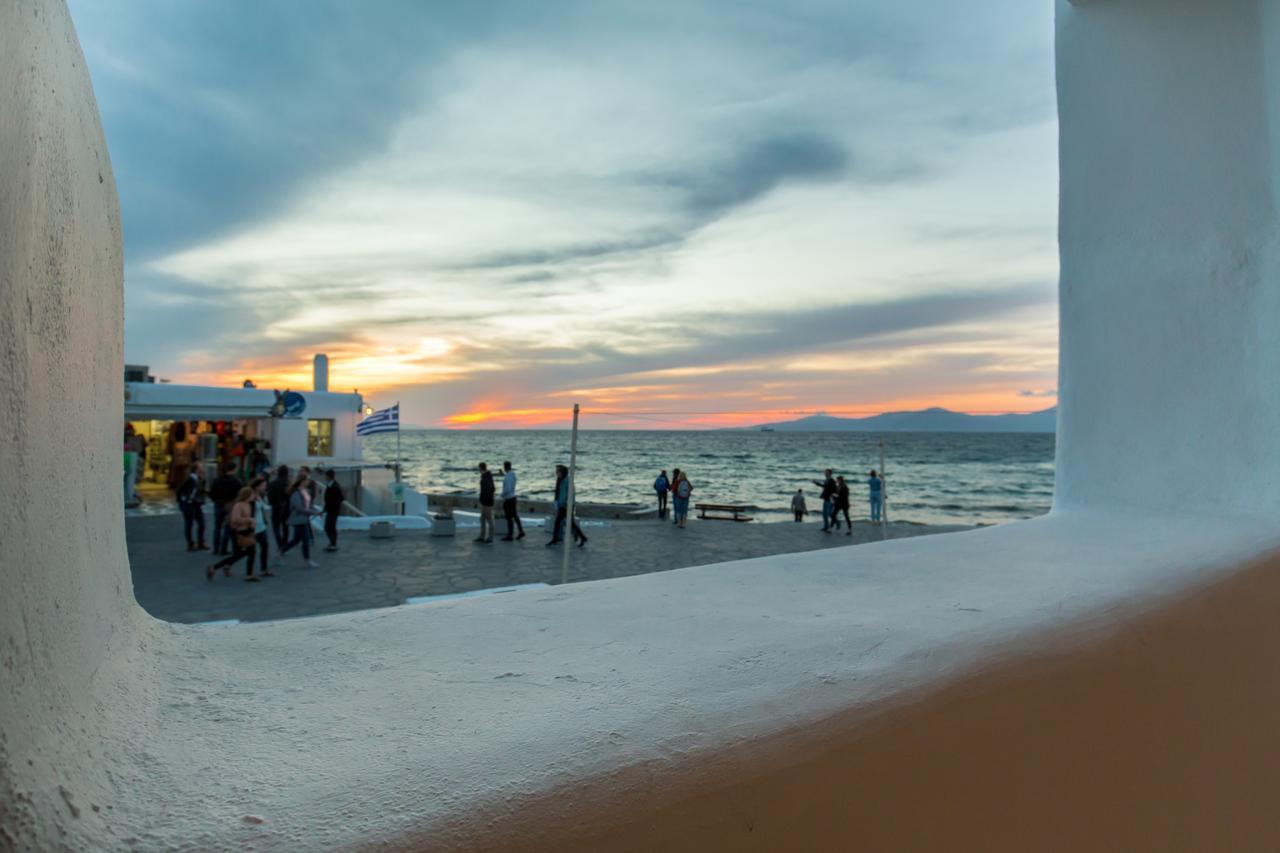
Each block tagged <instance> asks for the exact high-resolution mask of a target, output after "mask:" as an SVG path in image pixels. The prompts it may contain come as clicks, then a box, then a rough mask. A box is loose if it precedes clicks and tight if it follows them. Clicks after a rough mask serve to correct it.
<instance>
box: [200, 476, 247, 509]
mask: <svg viewBox="0 0 1280 853" xmlns="http://www.w3.org/2000/svg"><path fill="white" fill-rule="evenodd" d="M242 488H244V483H242V482H240V478H239V477H233V476H232V475H230V474H222V475H220V476H219V477H218V478H217V479H216V480H214V481H213V484H212V485H210V486H209V500H211V501H213V502H214V504H216V505H217V506H225V507H230V506H231V504H232V503H233V502H234V501H235V499H236V495H238V494H240V490H241V489H242Z"/></svg>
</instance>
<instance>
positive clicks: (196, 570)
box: [125, 515, 967, 622]
mask: <svg viewBox="0 0 1280 853" xmlns="http://www.w3.org/2000/svg"><path fill="white" fill-rule="evenodd" d="M125 527H126V534H127V538H128V547H129V559H130V562H131V564H132V566H133V585H134V593H135V594H136V596H137V598H138V602H139V603H140V604H141V605H142V606H143V607H144V608H145V609H146V610H147V612H149V613H150V614H151V615H153V616H155V617H157V618H159V619H164V620H167V621H170V622H208V621H214V620H223V619H239V620H241V621H245V622H250V621H252V622H257V621H263V620H269V619H287V618H292V617H298V616H313V615H316V614H320V613H335V612H340V611H346V610H364V609H368V608H374V607H392V606H395V605H399V604H404V603H405V599H406V598H409V597H410V596H430V595H447V594H455V593H464V592H473V591H475V590H479V589H488V588H494V587H504V586H515V585H518V584H529V583H547V584H557V583H559V582H560V571H561V562H560V561H561V554H562V552H561V550H560V548H559V547H558V546H557V547H556V548H547V547H545V543H546V541H547V534H546V532H545V531H544V530H543V529H542V528H541V527H530V528H528V536H526V537H525V538H524V539H523V540H519V541H515V542H502V541H495V542H494V543H493V544H491V545H480V544H477V543H475V542H473V541H472V540H473V539H474V538H475V535H476V532H477V530H476V528H465V527H463V528H459V530H458V535H457V536H456V537H432V536H430V535H429V532H428V531H426V530H408V531H405V530H402V531H397V533H396V536H395V538H393V539H389V540H388V539H382V540H379V539H370V538H369V534H368V533H365V532H355V531H343V532H342V533H341V534H340V536H341V539H340V541H339V544H340V546H341V550H339V551H337V552H334V553H326V552H325V551H323V550H322V549H320V548H316V549H315V551H314V552H313V554H312V556H313V558H314V559H315V560H316V561H317V562H319V563H320V568H318V569H309V568H305V567H304V566H303V562H302V555H301V554H300V553H299V552H298V549H297V548H294V550H293V551H291V552H290V553H289V554H288V555H286V558H285V559H286V564H285V565H284V566H283V567H273V569H272V570H273V571H275V572H276V577H272V578H266V579H265V580H263V581H261V582H259V583H245V582H244V580H243V577H244V564H243V562H241V563H237V564H236V565H235V567H234V568H233V569H232V576H231V577H230V578H227V577H224V576H223V574H222V573H221V572H219V573H218V574H217V576H216V577H215V578H214V580H213V582H212V583H210V582H208V581H206V580H205V573H204V569H205V566H206V565H208V564H209V563H210V562H211V561H212V559H214V558H211V557H210V555H209V552H207V551H202V552H198V553H194V554H189V553H187V551H186V544H185V542H184V541H183V539H182V521H181V520H180V519H179V518H178V517H177V516H174V515H156V516H134V517H130V518H128V519H126V525H125ZM499 528H500V529H501V525H499ZM584 529H585V532H586V533H587V535H588V536H589V537H590V542H589V543H588V544H587V546H586V547H585V548H575V549H574V551H573V556H572V561H571V569H570V574H569V580H570V582H575V581H583V580H598V579H602V578H615V577H623V576H627V575H637V574H647V573H649V572H658V571H665V570H668V569H678V568H684V567H686V566H699V565H706V564H709V563H722V562H726V561H728V560H738V559H743V558H747V557H761V556H766V555H770V554H784V553H790V552H796V551H810V550H814V549H818V548H833V547H841V546H847V545H850V544H857V543H862V542H867V541H876V540H878V539H879V538H880V530H879V528H875V527H872V526H871V525H869V524H859V523H855V524H854V535H853V536H845V535H844V534H833V535H824V534H823V533H822V532H821V528H820V526H819V524H817V523H813V522H805V523H803V524H791V523H774V524H760V523H754V522H753V523H750V524H735V523H733V522H724V521H719V522H717V521H701V522H700V521H696V520H692V519H691V520H690V522H689V526H688V527H687V528H686V529H684V530H678V529H676V528H675V527H673V526H672V525H670V524H667V523H663V522H657V521H652V522H644V521H635V522H608V523H602V522H596V523H594V524H591V523H588V524H587V525H584ZM964 529H967V528H965V527H958V526H957V527H933V526H924V525H916V524H907V523H902V524H899V523H894V524H892V525H890V527H889V534H890V536H891V537H892V538H901V537H906V536H920V535H925V534H929V533H942V532H948V531H953V530H964ZM320 538H323V537H320ZM856 553H857V552H856V551H854V552H851V554H852V556H851V557H850V559H857V557H856Z"/></svg>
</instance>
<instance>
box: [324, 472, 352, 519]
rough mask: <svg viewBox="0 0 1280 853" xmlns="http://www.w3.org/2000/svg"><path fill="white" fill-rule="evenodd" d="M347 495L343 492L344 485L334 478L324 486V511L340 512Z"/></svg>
mask: <svg viewBox="0 0 1280 853" xmlns="http://www.w3.org/2000/svg"><path fill="white" fill-rule="evenodd" d="M346 499H347V496H346V495H344V494H343V493H342V486H340V485H338V481H337V480H334V481H333V482H332V483H329V484H328V485H327V486H325V487H324V511H325V512H327V513H334V514H336V513H339V512H341V511H342V502H343V501H345V500H346Z"/></svg>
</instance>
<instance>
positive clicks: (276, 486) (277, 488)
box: [267, 465, 289, 548]
mask: <svg viewBox="0 0 1280 853" xmlns="http://www.w3.org/2000/svg"><path fill="white" fill-rule="evenodd" d="M267 502H268V503H269V504H271V532H272V533H273V534H274V535H275V537H276V547H277V548H283V547H284V543H286V542H288V541H289V466H288V465H281V466H280V467H279V468H277V469H276V475H275V477H273V478H272V479H271V483H270V484H269V485H268V486H267Z"/></svg>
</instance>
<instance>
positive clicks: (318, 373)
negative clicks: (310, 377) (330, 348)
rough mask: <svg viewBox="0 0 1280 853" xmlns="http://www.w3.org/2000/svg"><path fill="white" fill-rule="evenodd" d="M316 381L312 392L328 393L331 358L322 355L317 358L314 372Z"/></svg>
mask: <svg viewBox="0 0 1280 853" xmlns="http://www.w3.org/2000/svg"><path fill="white" fill-rule="evenodd" d="M313 373H314V376H315V380H314V381H313V382H312V390H314V391H328V390H329V356H327V355H325V354H324V353H320V354H318V355H317V356H316V358H315V369H314V371H313Z"/></svg>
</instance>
